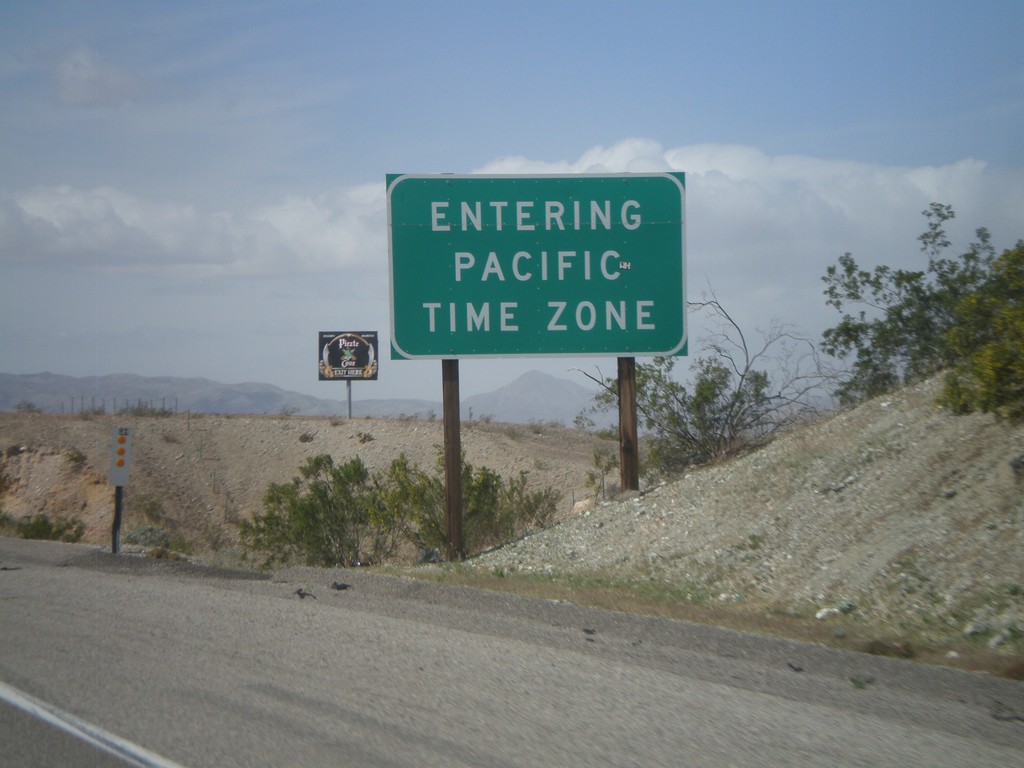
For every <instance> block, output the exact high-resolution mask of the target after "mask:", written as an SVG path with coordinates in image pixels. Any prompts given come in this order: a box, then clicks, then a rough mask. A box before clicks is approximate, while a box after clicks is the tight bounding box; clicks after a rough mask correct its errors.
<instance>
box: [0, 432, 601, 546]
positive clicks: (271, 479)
mask: <svg viewBox="0 0 1024 768" xmlns="http://www.w3.org/2000/svg"><path fill="white" fill-rule="evenodd" d="M115 426H129V427H131V428H132V430H133V448H132V459H131V477H130V480H129V483H128V486H127V487H126V489H125V518H124V522H123V524H122V529H121V530H122V540H123V539H124V537H125V536H126V534H128V533H129V532H130V531H132V530H133V529H135V528H138V527H140V526H142V525H147V524H150V525H156V526H159V527H162V528H164V529H166V530H167V531H169V532H170V533H171V534H172V535H173V536H175V537H176V538H177V540H178V542H179V544H180V543H182V542H186V541H187V542H189V543H190V544H191V548H192V549H193V550H194V551H195V552H196V553H198V554H201V555H203V556H206V557H212V556H214V555H218V554H219V557H218V558H217V559H219V560H221V561H224V560H229V559H230V558H231V557H233V556H235V555H237V552H235V551H234V546H235V545H236V544H237V529H236V523H237V522H238V521H239V520H242V519H247V518H250V517H251V516H252V515H253V514H254V513H257V512H259V511H261V510H262V498H263V494H264V492H265V490H266V488H267V485H268V484H269V483H283V482H287V481H288V480H290V479H291V478H292V477H293V476H295V475H297V474H298V471H297V470H298V467H299V466H300V465H301V464H302V463H303V462H304V461H305V460H306V459H307V458H309V457H311V456H314V455H316V454H320V453H330V454H331V455H332V456H333V457H334V459H335V461H337V462H344V461H347V460H348V459H350V458H353V457H355V456H357V455H358V456H359V457H361V458H362V460H363V462H364V463H365V464H366V465H367V466H368V467H369V468H370V469H371V470H376V469H383V468H384V467H386V466H387V465H388V464H390V462H391V461H392V460H393V459H395V458H397V457H398V456H399V455H400V454H402V453H404V454H406V455H407V456H408V457H409V458H410V459H411V460H412V461H413V462H414V463H416V464H418V465H419V466H421V467H422V468H424V469H426V470H431V471H432V470H433V469H434V468H435V463H436V458H437V451H438V449H439V447H440V446H441V445H442V443H443V440H444V438H443V431H442V425H441V422H439V421H418V420H412V419H402V420H399V419H354V420H351V421H349V420H345V419H341V420H339V419H330V418H326V417H296V416H292V417H284V416H276V417H275V416H215V415H204V416H194V415H193V416H185V415H182V416H168V417H143V418H134V417H125V416H89V417H83V416H81V415H75V416H69V415H61V414H15V413H0V449H2V450H3V454H2V459H0V461H2V465H0V469H2V471H3V473H4V476H5V477H6V478H7V485H8V488H7V490H6V492H5V493H4V494H3V495H2V496H0V510H2V511H3V512H5V513H6V514H7V515H9V516H12V517H14V518H17V519H22V518H27V517H30V516H32V515H35V514H39V513H44V514H47V515H48V516H50V517H51V518H52V519H54V520H57V519H66V518H74V519H79V520H81V521H83V522H84V524H85V526H86V535H85V541H87V542H96V543H101V544H109V541H110V531H111V523H112V520H113V489H112V487H111V486H110V485H108V484H107V471H108V467H109V462H110V449H111V439H112V430H113V429H114V427H115ZM600 445H605V446H608V445H609V443H608V442H607V441H602V440H601V439H599V438H597V437H595V436H593V435H591V434H589V433H586V432H580V431H578V430H570V429H566V428H563V427H558V426H549V425H537V424H534V425H518V424H517V425H509V424H493V423H483V422H463V430H462V447H463V450H464V451H465V453H466V458H467V461H469V462H470V463H472V464H474V465H475V466H486V467H490V468H491V469H494V470H496V471H498V472H499V473H500V474H502V475H504V476H506V477H512V476H515V475H518V473H519V472H520V471H522V472H526V473H527V475H528V482H529V486H528V487H531V488H544V487H552V488H555V489H556V490H557V491H559V492H560V493H561V494H562V503H561V505H560V515H562V516H565V515H568V514H569V513H570V512H571V509H572V504H573V501H574V499H576V500H578V499H582V498H583V497H584V496H586V495H587V494H588V493H593V491H592V490H591V489H588V487H587V472H588V470H589V469H590V468H591V467H592V466H593V461H594V458H593V457H594V449H595V448H596V447H598V446H600Z"/></svg>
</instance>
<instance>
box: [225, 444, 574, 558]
mask: <svg viewBox="0 0 1024 768" xmlns="http://www.w3.org/2000/svg"><path fill="white" fill-rule="evenodd" d="M441 460H442V459H441V458H440V457H439V463H440V462H441ZM462 479H463V539H464V544H465V549H466V551H467V552H470V553H472V552H478V551H480V550H482V549H484V548H487V547H490V546H494V545H496V544H500V543H503V542H505V541H508V540H510V539H511V538H512V537H514V536H515V535H517V534H519V533H521V532H522V531H524V530H526V529H529V528H536V527H539V526H543V525H546V524H547V523H549V522H550V520H551V518H552V516H553V515H554V512H555V509H556V507H557V503H558V498H559V497H558V494H557V493H556V492H555V491H552V490H551V489H547V490H544V491H529V490H527V487H526V486H527V480H526V475H525V474H520V476H519V477H517V478H515V479H514V480H511V481H505V480H504V479H503V478H501V477H500V476H499V475H498V474H497V473H495V472H494V471H492V470H490V469H487V468H486V467H483V468H479V469H478V468H475V467H473V466H472V465H470V464H468V463H466V462H463V465H462ZM263 507H264V512H263V514H260V515H257V516H255V517H254V518H253V520H252V521H251V522H249V521H246V522H243V523H242V524H241V526H240V532H241V537H242V543H243V545H244V546H245V547H246V548H247V549H248V550H249V551H253V552H255V551H258V552H261V553H263V555H264V558H265V559H264V562H265V564H267V565H269V564H271V563H274V562H281V563H285V562H293V561H298V562H302V563H304V564H306V565H314V566H326V567H330V566H338V565H351V564H354V563H377V562H381V561H384V560H386V559H388V558H392V557H394V556H395V554H396V553H397V551H398V549H399V546H400V544H401V543H402V542H403V541H405V542H408V543H410V544H412V545H414V546H415V547H416V548H418V549H426V550H431V549H437V550H439V551H444V550H445V548H446V543H447V535H446V533H447V524H446V512H445V493H444V482H443V481H442V480H441V479H440V477H438V476H435V475H430V474H428V473H426V472H424V471H423V470H421V469H420V468H419V467H418V466H416V465H415V464H413V463H412V462H410V461H409V460H408V458H406V457H405V456H404V455H403V456H400V457H399V458H398V459H395V460H394V461H393V462H392V463H391V464H390V466H388V468H387V469H385V470H384V471H382V472H379V473H375V474H371V473H370V472H369V471H368V470H367V468H366V466H365V465H364V464H363V463H362V460H361V459H359V458H358V457H356V458H354V459H351V460H350V461H348V462H347V463H345V464H341V465H336V464H335V463H334V460H333V459H332V458H331V457H330V456H329V455H327V454H321V455H318V456H314V457H312V458H310V459H309V460H307V461H306V463H305V464H303V465H302V466H301V467H300V468H299V476H298V477H295V478H294V479H293V480H292V481H291V482H290V483H283V484H271V485H270V486H269V487H268V488H267V492H266V494H265V495H264V499H263Z"/></svg>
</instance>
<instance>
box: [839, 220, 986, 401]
mask: <svg viewBox="0 0 1024 768" xmlns="http://www.w3.org/2000/svg"><path fill="white" fill-rule="evenodd" d="M923 213H924V216H925V217H926V218H927V220H928V228H927V230H926V231H925V232H924V233H923V234H922V235H920V236H919V237H918V240H919V241H920V243H921V250H922V251H923V252H924V253H925V254H926V255H927V266H926V269H924V270H921V271H914V270H903V269H892V268H891V267H888V266H885V265H882V266H877V267H875V268H874V270H872V271H868V270H865V269H861V268H860V266H858V264H857V262H856V261H855V260H854V258H853V256H852V255H851V254H849V253H846V254H844V255H843V256H841V257H840V258H839V262H838V264H835V265H832V266H830V267H828V269H827V270H826V273H825V275H824V277H822V281H823V282H824V283H825V285H826V288H825V292H824V293H825V296H826V298H827V303H828V304H829V306H832V307H834V308H835V309H836V310H837V311H839V312H840V313H842V318H841V319H840V321H839V324H838V325H836V326H835V327H834V328H829V329H828V330H826V331H825V333H824V335H823V339H822V349H823V351H825V352H826V353H827V354H830V355H833V356H835V357H841V358H846V357H848V356H850V355H852V356H853V363H852V368H851V370H850V372H849V375H848V376H846V377H845V380H844V381H842V382H841V383H840V386H839V388H838V391H837V392H836V394H837V395H838V396H839V398H840V400H841V401H842V402H844V403H856V402H860V401H863V400H866V399H868V398H871V397H874V396H876V395H880V394H883V393H884V392H888V391H890V390H892V389H893V388H895V387H897V386H899V385H900V384H907V383H911V382H914V381H920V380H922V379H924V378H927V377H929V376H932V375H934V374H936V373H938V372H939V371H941V370H943V369H946V368H949V367H950V366H951V365H953V364H954V363H955V362H956V360H957V352H956V351H955V349H954V348H953V346H952V344H951V342H950V333H951V331H952V329H953V327H954V326H955V324H956V322H957V319H956V312H957V307H958V306H959V305H960V303H961V302H962V301H963V300H964V299H965V297H967V296H970V295H972V294H974V293H976V292H977V291H979V290H980V289H981V287H982V286H983V285H984V284H985V282H986V280H987V279H988V277H989V274H990V270H991V265H992V261H993V258H994V255H995V252H994V248H993V247H992V244H991V242H990V240H991V238H990V236H989V233H988V231H987V230H986V229H978V230H977V232H976V235H977V238H978V242H976V243H974V244H972V245H971V246H970V248H969V249H968V250H967V252H965V253H964V254H962V255H961V256H959V257H958V258H947V257H945V256H943V254H944V253H945V251H946V250H947V249H948V248H949V246H950V242H949V239H948V237H947V236H946V232H945V224H946V222H947V221H949V220H951V219H953V218H954V217H955V213H954V211H953V209H952V207H950V206H948V205H943V204H942V203H932V204H931V205H930V206H929V208H928V209H927V210H925V211H924V212H923Z"/></svg>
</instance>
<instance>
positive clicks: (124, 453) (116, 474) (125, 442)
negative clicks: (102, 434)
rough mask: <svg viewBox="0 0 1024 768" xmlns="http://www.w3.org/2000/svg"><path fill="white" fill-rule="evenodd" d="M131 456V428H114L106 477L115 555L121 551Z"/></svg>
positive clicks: (112, 544) (111, 538)
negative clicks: (111, 503)
mask: <svg viewBox="0 0 1024 768" xmlns="http://www.w3.org/2000/svg"><path fill="white" fill-rule="evenodd" d="M131 458H132V430H131V428H130V427H116V428H115V429H114V439H113V444H112V446H111V449H110V471H109V473H108V475H107V479H108V480H109V482H110V484H111V485H112V486H114V524H113V526H112V528H111V534H110V551H111V552H113V553H114V554H115V555H116V554H118V552H120V551H121V515H122V509H123V507H124V486H126V485H128V473H129V470H130V468H131Z"/></svg>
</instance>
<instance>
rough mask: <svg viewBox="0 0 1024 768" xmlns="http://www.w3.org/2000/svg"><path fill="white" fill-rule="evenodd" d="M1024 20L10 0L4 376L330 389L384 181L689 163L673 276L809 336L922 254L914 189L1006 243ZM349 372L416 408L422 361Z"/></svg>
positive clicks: (423, 393) (1, 38)
mask: <svg viewBox="0 0 1024 768" xmlns="http://www.w3.org/2000/svg"><path fill="white" fill-rule="evenodd" d="M1021 31H1024V4H1022V3H1019V2H985V1H984V0H982V1H979V2H938V1H936V2H898V1H897V2H884V3H875V2H774V3H772V2H755V3H749V2H714V3H712V2H707V3H705V2H694V3H686V2H642V1H641V2H600V0H590V1H588V2H550V1H549V2H531V1H529V0H526V1H523V2H510V3H497V2H482V1H479V0H478V1H477V2H445V1H444V0H438V1H437V2H429V3H421V2H387V1H386V0H383V1H379V2H253V3H230V2H227V3H190V2H178V3H174V2H165V3H157V2H152V3H150V2H88V3H86V2H46V1H45V0H44V1H42V2H38V1H37V2H7V3H4V4H3V6H2V7H0V139H2V140H0V270H2V272H0V274H2V275H3V279H2V280H0V328H2V329H3V338H4V341H3V343H2V345H0V371H3V372H7V373H31V372H37V371H42V370H50V371H54V372H57V373H65V374H69V375H100V374H105V373H119V372H128V373H140V374H144V375H177V376H204V377H208V378H212V379H217V380H220V381H226V382H239V381H265V382H270V383H273V384H277V385H279V386H282V387H285V388H288V389H295V390H299V391H304V392H309V393H311V394H316V395H320V396H324V397H334V396H338V397H341V396H342V393H341V392H340V391H339V390H338V389H337V387H335V385H333V384H321V383H318V382H317V381H316V375H315V367H314V361H313V360H314V359H313V351H312V349H313V341H312V340H313V336H314V333H315V332H316V331H318V330H332V329H339V330H344V329H365V330H375V329H376V330H380V331H381V332H382V335H383V336H384V337H385V338H386V337H387V334H388V324H389V311H388V284H387V283H388V272H387V231H386V229H387V226H386V212H385V194H384V192H385V190H384V177H385V174H386V173H393V172H409V173H412V172H415V173H443V172H455V173H477V172H492V173H495V172H502V173H577V172H625V171H637V172H656V171H668V170H671V171H685V172H686V173H687V217H688V232H687V246H688V254H687V270H688V276H689V282H690V286H691V287H690V294H691V295H690V298H699V294H700V292H701V291H702V290H706V288H707V286H709V285H710V286H711V287H712V288H713V289H714V291H715V293H716V294H717V295H718V298H719V299H720V300H721V301H722V303H723V304H724V305H725V306H726V307H727V308H730V309H731V310H732V311H733V313H734V314H735V315H736V317H737V319H738V320H740V322H741V323H742V324H743V325H744V327H745V329H747V330H748V332H749V333H751V334H752V335H754V334H755V333H756V329H759V328H760V329H764V328H767V327H768V326H769V325H770V324H771V323H772V322H783V323H788V324H793V325H796V326H798V327H800V328H802V329H804V330H805V332H806V333H808V334H809V335H811V336H813V337H815V338H817V337H819V336H820V333H821V330H823V329H824V328H826V327H828V326H829V325H830V324H834V322H835V321H836V319H837V318H836V316H835V315H834V314H833V313H832V311H831V310H829V309H828V308H827V307H825V305H824V300H823V297H822V295H821V288H822V285H821V282H820V277H821V275H822V274H823V273H824V271H825V269H826V267H827V266H828V265H829V264H831V263H834V262H835V260H836V258H838V256H840V255H841V254H842V253H844V252H846V251H852V252H853V253H854V255H855V256H856V257H857V258H858V259H859V260H860V261H861V262H862V263H863V264H865V265H873V264H876V263H888V264H893V265H900V266H913V265H915V264H920V263H921V258H922V257H921V254H920V252H919V250H918V244H917V242H916V240H915V238H916V236H917V234H919V233H920V232H921V231H922V230H923V228H924V219H923V218H922V217H921V216H920V212H921V211H922V210H923V209H924V208H926V207H927V205H928V204H929V203H930V202H931V201H933V200H936V201H940V202H944V203H950V204H952V205H953V206H954V208H955V209H956V211H957V219H956V222H955V224H954V226H953V227H951V234H952V235H953V240H954V244H955V246H957V247H961V248H962V247H966V245H967V244H968V242H969V241H970V239H971V237H972V233H973V230H974V229H975V228H976V227H979V226H986V227H988V228H989V229H990V230H991V231H992V234H993V237H994V240H995V243H996V245H997V246H999V247H1009V246H1011V245H1012V244H1013V243H1014V242H1015V241H1016V240H1017V239H1018V238H1020V237H1024V227H1022V226H1021V221H1022V219H1021V216H1020V211H1021V210H1024V139H1022V138H1021V137H1024V59H1022V58H1021V57H1020V54H1019V36H1020V33H1021ZM700 340H701V335H700V329H699V328H696V327H694V328H692V329H691V349H692V351H693V352H694V353H698V354H699V348H700ZM595 365H600V366H601V368H602V369H603V370H605V371H607V370H609V369H610V368H611V367H613V366H614V363H613V362H612V361H610V360H600V359H598V360H594V359H583V360H579V359H573V360H561V359H558V360H554V359H529V358H527V359H516V360H501V361H484V360H468V361H466V362H465V363H464V364H463V365H462V366H461V373H462V391H463V394H464V395H468V394H474V393H476V392H479V391H486V390H489V389H493V388H495V387H497V386H500V385H501V384H504V383H507V382H508V381H510V380H511V379H512V378H515V376H516V375H518V374H519V373H521V372H524V371H526V370H529V369H531V368H538V369H541V370H545V371H548V372H550V373H553V374H555V375H559V376H564V377H568V378H576V379H577V380H579V378H580V377H579V375H578V374H573V373H570V372H569V369H571V368H575V367H589V368H593V366H595ZM357 386H358V390H357V391H355V392H354V396H355V397H356V398H362V397H426V398H432V399H436V398H438V397H439V396H440V366H439V365H438V364H437V363H436V362H392V361H390V360H385V361H384V363H383V366H382V370H381V376H380V380H379V381H377V382H375V383H372V384H371V383H367V384H365V385H357Z"/></svg>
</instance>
